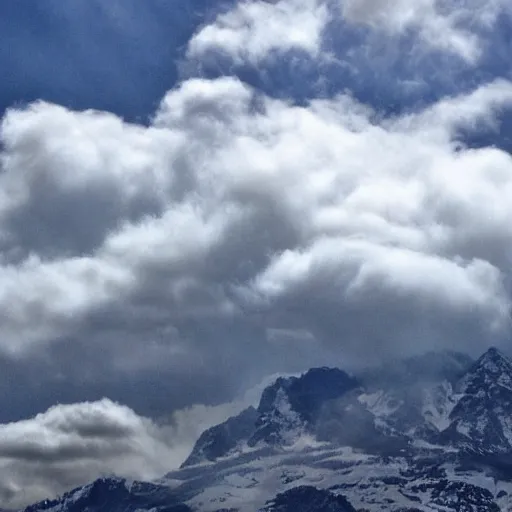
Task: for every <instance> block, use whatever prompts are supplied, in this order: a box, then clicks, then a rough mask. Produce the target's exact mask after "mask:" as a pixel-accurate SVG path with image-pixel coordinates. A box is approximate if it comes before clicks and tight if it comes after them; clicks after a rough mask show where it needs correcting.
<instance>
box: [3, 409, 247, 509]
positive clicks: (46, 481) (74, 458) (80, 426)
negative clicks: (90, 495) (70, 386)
mask: <svg viewBox="0 0 512 512" xmlns="http://www.w3.org/2000/svg"><path fill="white" fill-rule="evenodd" d="M237 407H240V405H239V404H228V405H226V406H222V407H217V408H212V407H201V406H196V407H193V408H190V409H187V410H183V411H179V412H177V413H175V414H174V415H173V416H172V417H171V418H169V421H168V422H167V424H162V423H160V424H157V423H155V422H154V421H152V420H150V419H148V418H144V417H141V416H138V415H137V414H136V413H135V412H133V411H132V410H131V409H130V408H128V407H125V406H122V405H119V404H116V403H114V402H112V401H110V400H108V399H103V400H101V401H98V402H88V403H79V404H74V405H57V406H54V407H52V408H51V409H49V410H48V411H46V412H44V413H42V414H38V415H37V416H36V417H35V418H33V419H30V420H25V421H19V422H16V423H10V424H5V425H0V502H1V503H2V507H7V508H13V509H14V508H17V507H22V506H24V505H28V504H29V503H33V502H35V501H37V500H42V499H46V498H52V497H55V496H56V495H58V494H60V493H63V492H65V491H67V490H69V489H71V488H74V487H76V486H79V485H83V484H85V483H88V482H89V481H90V480H92V479H94V478H97V477H98V476H100V475H107V476H108V475H111V474H116V475H119V476H123V477H126V478H133V479H150V478H156V477H160V476H162V475H163V474H164V473H165V472H167V471H169V470H170V469H173V468H176V467H178V466H179V465H180V464H181V462H183V460H184V459H185V458H186V456H187V455H188V453H189V450H190V449H191V447H192V444H193V442H194V441H195V439H196V437H197V436H198V435H199V434H200V432H201V430H202V429H203V428H207V427H209V426H210V425H212V424H214V423H216V422H218V421H223V420H224V419H225V418H226V417H227V416H228V415H229V414H231V413H233V412H235V411H237V410H238V409H237Z"/></svg>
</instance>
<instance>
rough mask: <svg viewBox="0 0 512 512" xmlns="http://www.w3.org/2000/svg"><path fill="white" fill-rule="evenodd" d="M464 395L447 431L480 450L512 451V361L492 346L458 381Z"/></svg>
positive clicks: (462, 443) (454, 438) (451, 437)
mask: <svg viewBox="0 0 512 512" xmlns="http://www.w3.org/2000/svg"><path fill="white" fill-rule="evenodd" d="M456 391H457V393H458V395H459V396H460V398H459V400H458V402H457V404H456V405H455V407H454V408H453V410H452V412H451V413H450V417H449V418H450V421H451V424H450V427H449V428H448V429H447V431H446V432H445V433H444V434H443V436H444V437H445V439H447V440H449V441H452V442H453V443H454V444H456V445H459V446H461V447H463V448H465V449H466V450H469V451H475V452H478V453H508V452H510V451H512V364H511V362H510V361H509V360H508V358H506V357H505V356H504V355H503V354H501V353H500V352H499V351H498V350H496V349H495V348H491V349H490V350H488V351H487V352H486V353H485V354H484V355H483V356H482V357H480V359H478V361H477V362H476V363H475V364H474V365H473V366H472V367H471V368H470V369H469V370H468V372H467V373H466V374H465V375H464V376H463V377H462V378H461V379H460V380H459V382H458V383H457V384H456Z"/></svg>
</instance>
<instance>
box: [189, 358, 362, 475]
mask: <svg viewBox="0 0 512 512" xmlns="http://www.w3.org/2000/svg"><path fill="white" fill-rule="evenodd" d="M357 386H358V381H357V380H356V379H354V378H352V377H350V376H349V375H348V374H347V373H345V372H344V371H342V370H339V369H330V368H315V369H311V370H309V371H308V372H306V373H305V374H304V375H302V376H301V377H290V378H279V379H277V380H276V382H275V383H274V384H272V385H271V386H269V387H267V388H266V389H265V390H264V391H263V393H262V396H261V400H260V403H259V406H258V409H257V410H255V409H254V408H252V407H250V408H248V409H246V410H245V411H243V412H242V413H241V414H239V415H238V416H235V417H232V418H230V419H228V420H227V421H226V422H224V423H222V424H220V425H217V426H215V427H212V428H210V429H208V430H206V431H205V432H204V433H203V434H202V435H201V437H200V438H199V440H198V442H197V443H196V445H195V446H194V449H193V450H192V453H191V455H190V456H189V457H188V458H187V460H186V461H185V462H184V463H183V465H182V467H187V466H191V465H193V464H199V463H201V462H207V461H214V460H217V459H219V458H221V457H225V456H227V455H229V454H230V453H233V452H235V451H237V450H241V449H243V446H244V445H246V446H249V447H254V446H256V445H258V444H261V443H263V444H267V445H270V446H282V445H290V444H293V442H294V441H296V440H297V438H299V437H300V436H301V435H303V434H311V435H315V434H316V433H317V430H318V429H317V423H318V420H319V418H320V417H321V411H322V409H323V407H324V405H325V404H326V403H328V402H329V401H332V400H334V399H337V398H339V397H341V396H343V395H344V394H346V393H348V392H349V391H351V390H353V389H355V388H356V387H357Z"/></svg>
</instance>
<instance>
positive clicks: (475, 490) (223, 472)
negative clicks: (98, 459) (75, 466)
mask: <svg viewBox="0 0 512 512" xmlns="http://www.w3.org/2000/svg"><path fill="white" fill-rule="evenodd" d="M432 510H434V511H460V512H484V511H496V512H499V511H501V510H505V511H506V510H512V362H511V361H510V360H509V359H508V358H507V357H506V356H505V355H504V354H502V353H501V352H500V351H499V350H497V349H496V348H490V349H489V350H488V351H487V352H486V353H484V354H483V355H482V356H481V357H480V358H479V359H478V360H476V361H474V360H472V359H471V358H469V357H468V356H466V355H464V354H460V353H456V352H443V353H428V354H424V355H422V356H417V357H414V358H409V359H404V360H402V361H397V362H396V363H395V364H388V365H386V366H383V367H379V368H372V369H369V370H365V371H361V372H359V373H358V374H356V375H349V374H348V373H346V372H345V371H343V370H341V369H338V368H313V369H311V370H309V371H307V372H305V373H304V374H303V375H301V376H298V377H280V378H278V379H277V380H275V382H273V383H272V384H271V385H270V386H268V387H267V388H266V389H265V390H264V391H263V393H262V395H261V399H260V401H259V405H258V407H257V408H256V407H249V408H247V409H245V410H244V411H241V412H240V414H238V415H237V416H234V417H232V418H229V419H228V420H227V421H225V422H224V423H221V424H219V425H216V426H214V427H212V428H210V429H208V430H206V431H205V432H203V434H202V435H201V436H200V438H199V439H198V440H197V442H196V444H195V446H194V448H193V450H192V452H191V453H190V455H189V456H188V458H187V459H186V460H185V462H184V463H183V464H182V466H181V468H180V469H178V470H175V471H172V472H170V473H168V474H167V475H165V476H163V477H162V478H160V479H158V480H156V481H154V482H129V481H127V480H124V479H120V478H115V477H112V478H102V479H99V480H97V481H95V482H93V483H91V484H89V485H87V486H84V487H81V488H78V489H75V490H73V491H70V492H69V493H67V494H65V495H64V496H62V497H60V498H57V499H54V500H46V501H44V502H42V503H38V504H35V505H32V506H30V507H27V508H26V509H25V511H24V512H228V511H229V512H249V511H251V512H256V511H261V512H292V511H293V512H315V511H321V512H324V511H325V512H353V511H360V512H363V511H364V512H367V511H369V512H373V511H396V512H399V511H400V512H407V511H408V512H413V511H416V512H417V511H432Z"/></svg>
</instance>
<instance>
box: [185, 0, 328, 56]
mask: <svg viewBox="0 0 512 512" xmlns="http://www.w3.org/2000/svg"><path fill="white" fill-rule="evenodd" d="M328 19H329V16H328V10H327V6H326V5H323V3H321V2H316V1H311V0H284V1H283V0H278V1H257V2H241V3H239V4H237V5H236V6H235V7H234V8H233V10H231V11H228V12H227V13H223V14H220V15H219V16H218V17H217V19H216V20H215V23H213V24H209V25H206V26H205V27H203V29H202V30H200V31H198V33H197V34H195V35H194V37H193V38H192V39H191V41H190V42H189V45H188V53H187V56H188V57H189V58H198V57H201V58H205V57H207V54H208V53H210V52H216V51H217V52H219V51H220V52H221V53H225V54H226V55H229V56H232V57H234V59H235V61H236V62H237V63H238V64H241V63H243V62H245V61H249V62H252V63H256V62H258V61H261V60H263V59H265V58H267V57H269V55H271V54H272V53H274V54H282V53H286V52H288V51H290V50H299V51H303V52H305V53H307V54H309V55H310V56H313V57H314V56H316V55H318V52H319V51H320V47H321V38H322V31H323V28H324V27H325V25H326V23H327V22H328Z"/></svg>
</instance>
